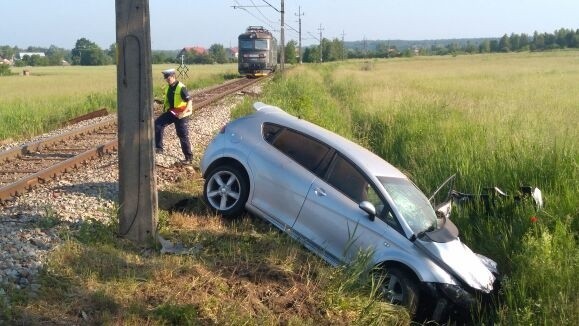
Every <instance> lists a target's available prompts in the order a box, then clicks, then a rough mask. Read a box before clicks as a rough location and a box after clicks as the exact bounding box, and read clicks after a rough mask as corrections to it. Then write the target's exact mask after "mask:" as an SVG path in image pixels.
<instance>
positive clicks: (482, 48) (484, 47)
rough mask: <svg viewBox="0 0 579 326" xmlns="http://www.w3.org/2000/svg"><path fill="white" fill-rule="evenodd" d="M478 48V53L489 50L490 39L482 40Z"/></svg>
mask: <svg viewBox="0 0 579 326" xmlns="http://www.w3.org/2000/svg"><path fill="white" fill-rule="evenodd" d="M478 50H479V52H480V53H489V52H491V41H489V40H484V41H482V43H481V44H480V45H479V46H478Z"/></svg>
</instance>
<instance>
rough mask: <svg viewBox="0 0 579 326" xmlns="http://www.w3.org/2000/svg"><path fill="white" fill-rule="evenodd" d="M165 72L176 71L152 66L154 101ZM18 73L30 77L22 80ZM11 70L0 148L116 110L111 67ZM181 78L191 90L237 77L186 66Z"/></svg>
mask: <svg viewBox="0 0 579 326" xmlns="http://www.w3.org/2000/svg"><path fill="white" fill-rule="evenodd" d="M167 68H176V67H174V66H168V65H154V66H153V69H152V71H153V89H154V94H153V95H154V96H155V97H158V98H161V97H162V92H161V89H162V86H163V85H164V83H165V82H164V80H163V78H162V74H161V71H163V70H164V69H167ZM16 69H22V70H18V71H16ZM24 69H27V70H28V71H29V72H30V75H28V76H24V75H23V74H22V71H23V70H24ZM12 70H13V71H12V72H13V75H12V76H4V77H0V144H1V143H2V142H9V141H13V140H18V139H23V138H28V137H30V136H35V135H38V134H42V133H45V132H47V131H50V130H53V129H56V128H57V127H60V126H61V124H62V123H63V122H65V121H67V120H69V119H72V118H75V117H77V116H80V115H82V114H85V113H88V112H91V111H94V110H97V109H100V108H107V109H109V111H110V112H115V111H116V102H117V97H116V96H117V95H116V88H117V75H116V74H117V70H116V66H96V67H87V66H83V67H80V66H68V67H26V68H12ZM187 74H188V76H189V78H182V81H183V82H185V83H186V84H187V86H188V87H189V88H190V89H195V88H200V87H206V86H208V85H213V84H218V83H221V82H223V81H224V80H225V79H229V78H232V77H235V76H237V66H236V65H234V64H229V65H204V66H189V71H188V72H187Z"/></svg>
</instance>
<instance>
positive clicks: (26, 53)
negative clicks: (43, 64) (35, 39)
mask: <svg viewBox="0 0 579 326" xmlns="http://www.w3.org/2000/svg"><path fill="white" fill-rule="evenodd" d="M33 55H37V56H39V57H45V56H46V55H45V54H44V52H19V53H17V54H16V59H17V60H22V59H23V58H24V57H25V56H29V57H31V56H33Z"/></svg>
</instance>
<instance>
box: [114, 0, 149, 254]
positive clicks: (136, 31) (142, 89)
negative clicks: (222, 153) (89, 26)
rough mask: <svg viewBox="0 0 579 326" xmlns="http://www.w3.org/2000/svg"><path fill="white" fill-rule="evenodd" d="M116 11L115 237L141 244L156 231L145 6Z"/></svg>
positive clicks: (136, 2) (134, 3)
mask: <svg viewBox="0 0 579 326" xmlns="http://www.w3.org/2000/svg"><path fill="white" fill-rule="evenodd" d="M115 7H116V22H117V107H118V135H119V203H120V212H119V214H120V216H119V219H120V221H119V233H120V235H121V236H123V237H125V238H127V239H130V240H133V241H136V242H138V243H140V244H145V243H146V241H148V240H152V239H154V238H155V233H156V228H157V188H156V182H155V164H154V160H155V157H154V153H153V140H154V130H153V91H152V89H153V82H152V71H151V70H152V69H151V33H150V26H149V2H148V0H131V1H127V0H115Z"/></svg>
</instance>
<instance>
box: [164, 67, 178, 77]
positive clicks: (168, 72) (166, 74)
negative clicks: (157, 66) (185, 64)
mask: <svg viewBox="0 0 579 326" xmlns="http://www.w3.org/2000/svg"><path fill="white" fill-rule="evenodd" d="M172 75H175V69H167V70H163V77H164V78H167V77H169V76H172Z"/></svg>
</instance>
